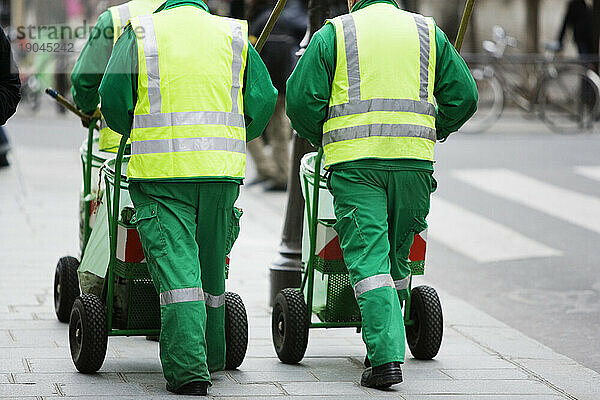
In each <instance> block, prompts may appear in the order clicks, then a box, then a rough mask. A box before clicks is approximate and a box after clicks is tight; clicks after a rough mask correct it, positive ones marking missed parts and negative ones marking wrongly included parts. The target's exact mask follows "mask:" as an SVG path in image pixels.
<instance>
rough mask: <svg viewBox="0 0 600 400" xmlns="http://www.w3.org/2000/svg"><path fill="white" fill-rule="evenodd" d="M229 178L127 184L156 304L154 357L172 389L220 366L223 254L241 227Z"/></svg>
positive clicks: (222, 359)
mask: <svg viewBox="0 0 600 400" xmlns="http://www.w3.org/2000/svg"><path fill="white" fill-rule="evenodd" d="M239 191H240V189H239V185H238V184H236V183H231V182H227V183H225V182H222V183H221V182H216V183H196V182H187V183H183V182H182V183H178V182H132V183H130V185H129V193H130V195H131V200H132V201H133V204H134V206H135V210H136V212H135V217H134V221H135V223H136V225H137V229H138V231H139V234H140V239H141V241H142V247H143V249H144V254H145V255H146V260H147V263H148V269H149V271H150V275H151V276H152V281H153V282H154V286H155V287H156V290H157V292H158V293H159V297H160V303H161V307H160V310H161V332H160V359H161V363H162V367H163V373H164V376H165V379H166V380H167V382H168V383H169V385H170V386H171V387H173V388H175V389H177V388H179V387H181V386H182V385H185V384H187V383H189V382H192V381H209V382H210V374H209V371H211V372H212V371H219V370H222V369H224V367H225V296H224V293H225V256H226V255H227V253H228V252H229V251H230V250H231V246H232V244H233V243H232V242H233V240H235V238H232V237H231V235H230V233H231V231H233V230H235V228H236V226H237V229H238V230H239V221H238V220H237V217H236V214H235V213H234V208H233V207H234V203H235V201H236V199H237V197H238V196H239Z"/></svg>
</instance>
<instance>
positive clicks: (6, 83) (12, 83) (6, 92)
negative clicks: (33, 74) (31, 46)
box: [0, 29, 21, 168]
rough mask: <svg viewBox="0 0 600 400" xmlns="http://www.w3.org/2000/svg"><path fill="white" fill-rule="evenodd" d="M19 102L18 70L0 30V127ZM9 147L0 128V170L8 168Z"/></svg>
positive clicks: (8, 45)
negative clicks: (7, 155)
mask: <svg viewBox="0 0 600 400" xmlns="http://www.w3.org/2000/svg"><path fill="white" fill-rule="evenodd" d="M20 100H21V81H20V79H19V70H18V69H17V65H16V64H15V61H14V59H13V56H12V52H11V49H10V42H9V41H8V38H7V37H6V35H5V34H4V31H3V30H2V29H0V125H4V124H5V123H6V121H7V120H8V119H9V118H10V117H12V115H13V114H14V113H15V111H17V104H19V101H20ZM8 150H9V145H8V138H7V137H6V134H5V132H4V128H2V127H1V126H0V168H2V167H7V166H8V159H7V157H6V154H7V153H8Z"/></svg>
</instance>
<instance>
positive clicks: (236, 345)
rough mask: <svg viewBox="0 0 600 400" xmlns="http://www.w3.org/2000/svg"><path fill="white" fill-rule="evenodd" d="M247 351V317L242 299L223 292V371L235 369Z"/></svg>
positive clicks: (236, 295)
mask: <svg viewBox="0 0 600 400" xmlns="http://www.w3.org/2000/svg"><path fill="white" fill-rule="evenodd" d="M246 350H248V316H247V315H246V307H245V306H244V302H243V301H242V298H241V297H240V296H239V295H238V294H237V293H233V292H225V369H228V370H232V369H236V368H237V367H239V366H240V365H242V362H244V358H245V357H246Z"/></svg>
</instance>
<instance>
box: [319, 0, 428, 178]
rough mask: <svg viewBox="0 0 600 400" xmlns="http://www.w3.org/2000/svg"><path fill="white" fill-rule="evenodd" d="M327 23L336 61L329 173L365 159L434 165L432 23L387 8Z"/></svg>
mask: <svg viewBox="0 0 600 400" xmlns="http://www.w3.org/2000/svg"><path fill="white" fill-rule="evenodd" d="M328 22H329V23H331V24H333V26H334V27H335V33H336V43H337V54H336V60H337V61H336V66H335V74H334V78H333V83H332V88H331V98H330V100H329V108H328V114H327V119H326V121H325V122H324V124H323V150H324V152H325V164H326V166H327V167H329V166H331V165H333V164H337V163H341V162H346V161H354V160H359V159H365V158H379V159H398V158H410V159H420V160H433V147H434V144H435V141H436V132H435V117H436V109H435V104H434V96H433V87H434V83H435V62H436V45H435V23H434V22H433V20H432V19H431V18H425V17H423V16H421V15H419V14H412V13H409V12H406V11H403V10H400V9H397V8H396V7H394V6H393V5H391V4H383V3H382V4H373V5H371V6H369V7H366V8H364V9H362V10H359V11H356V12H353V13H351V14H346V15H342V16H340V17H337V18H334V19H332V20H328Z"/></svg>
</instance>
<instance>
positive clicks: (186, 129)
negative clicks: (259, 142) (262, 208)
mask: <svg viewBox="0 0 600 400" xmlns="http://www.w3.org/2000/svg"><path fill="white" fill-rule="evenodd" d="M131 23H132V26H133V28H134V30H135V31H136V32H143V34H141V35H137V48H138V60H139V62H138V65H139V73H138V93H137V94H138V100H137V104H136V106H135V110H134V116H133V128H132V131H131V159H130V161H129V164H128V168H127V176H128V177H129V178H132V179H172V178H190V177H191V178H193V177H228V178H244V173H245V167H246V125H245V121H244V101H243V98H242V96H243V90H242V86H243V82H244V79H243V77H244V70H245V69H246V60H247V54H248V26H247V24H246V22H245V21H240V20H235V19H231V18H223V17H218V16H214V15H211V14H209V13H208V12H206V11H204V10H202V9H199V8H198V7H195V6H191V5H190V6H180V7H175V8H172V9H169V10H164V11H162V12H160V13H157V14H152V15H143V16H139V17H136V18H132V19H131Z"/></svg>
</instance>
